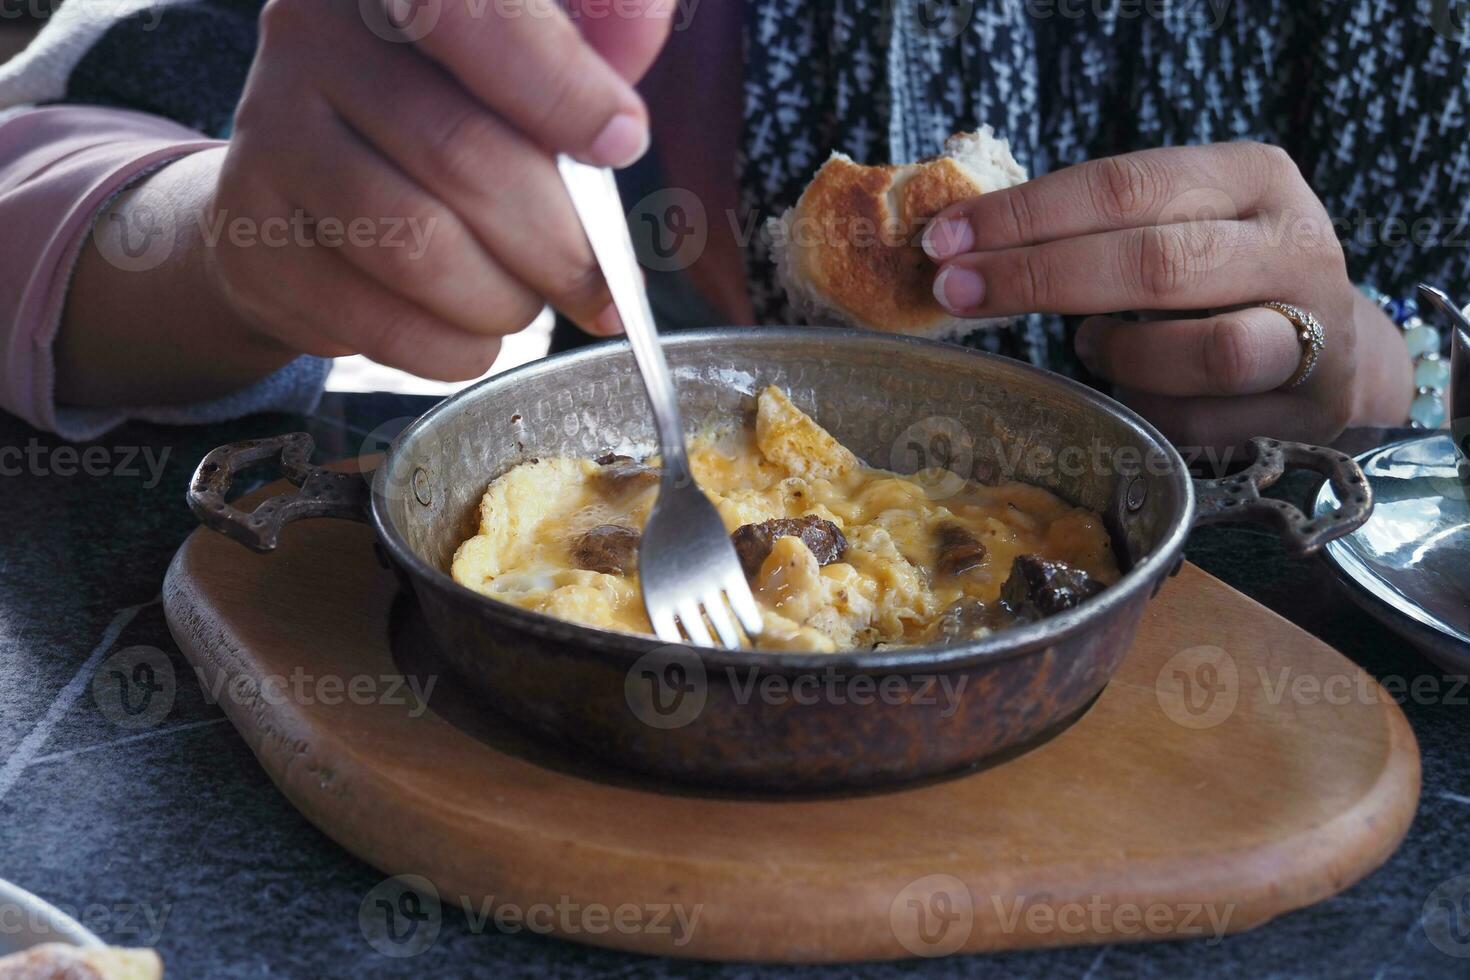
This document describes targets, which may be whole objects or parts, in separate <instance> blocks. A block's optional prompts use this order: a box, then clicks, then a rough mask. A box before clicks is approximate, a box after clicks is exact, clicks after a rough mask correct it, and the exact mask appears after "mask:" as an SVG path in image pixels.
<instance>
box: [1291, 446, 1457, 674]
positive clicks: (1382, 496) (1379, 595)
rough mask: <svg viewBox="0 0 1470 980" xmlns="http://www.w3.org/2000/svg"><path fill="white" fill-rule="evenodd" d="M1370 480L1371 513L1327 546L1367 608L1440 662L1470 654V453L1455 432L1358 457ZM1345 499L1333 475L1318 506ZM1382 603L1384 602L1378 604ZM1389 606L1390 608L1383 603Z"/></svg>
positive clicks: (1326, 509)
mask: <svg viewBox="0 0 1470 980" xmlns="http://www.w3.org/2000/svg"><path fill="white" fill-rule="evenodd" d="M1358 462H1359V463H1360V464H1362V467H1363V472H1364V473H1366V474H1367V476H1368V481H1369V483H1370V484H1372V487H1373V496H1374V498H1375V500H1376V505H1375V507H1374V510H1373V516H1372V517H1371V518H1370V519H1369V520H1368V523H1366V524H1364V525H1363V526H1362V527H1361V528H1359V529H1358V530H1357V531H1355V532H1353V533H1352V534H1350V535H1348V536H1346V537H1344V538H1341V539H1339V540H1337V541H1334V542H1332V543H1331V544H1329V545H1328V546H1327V548H1326V549H1325V553H1326V556H1327V560H1328V561H1329V562H1331V563H1332V564H1333V565H1334V566H1336V569H1337V571H1338V573H1339V575H1340V577H1342V578H1343V579H1344V580H1345V581H1346V582H1347V583H1348V584H1349V585H1350V586H1353V587H1355V588H1352V589H1350V591H1351V592H1352V594H1353V596H1354V598H1356V599H1358V600H1359V602H1360V604H1362V605H1363V606H1364V608H1365V609H1367V610H1368V611H1369V612H1370V613H1373V614H1374V615H1376V616H1378V617H1379V618H1380V619H1383V620H1384V622H1386V623H1387V624H1388V625H1390V626H1391V627H1393V628H1395V629H1397V630H1398V631H1399V632H1400V633H1401V634H1403V635H1404V636H1406V637H1407V638H1408V639H1410V640H1411V641H1413V642H1415V643H1416V644H1417V645H1419V646H1420V647H1421V648H1424V649H1425V652H1426V653H1429V654H1430V655H1431V656H1432V657H1433V658H1434V659H1435V660H1437V661H1439V662H1441V664H1446V665H1448V664H1450V663H1452V664H1453V665H1454V668H1455V669H1461V670H1463V669H1465V667H1466V665H1467V664H1470V463H1466V462H1463V461H1462V460H1461V459H1460V457H1459V456H1458V455H1457V454H1456V452H1455V447H1454V443H1453V441H1452V440H1451V438H1450V436H1449V434H1448V433H1444V432H1439V433H1435V434H1433V435H1428V436H1424V437H1421V438H1417V439H1410V440H1407V441H1405V442H1398V443H1393V444H1392V445H1388V446H1384V447H1382V448H1380V449H1375V450H1372V451H1371V452H1368V453H1365V454H1363V455H1362V456H1359V457H1358ZM1337 506H1338V503H1337V497H1336V494H1334V493H1333V491H1332V487H1331V485H1330V484H1328V485H1324V486H1323V487H1322V490H1321V492H1320V493H1319V494H1318V495H1317V500H1316V503H1315V505H1314V507H1313V510H1314V512H1315V513H1317V514H1324V513H1330V512H1331V511H1332V510H1333V509H1335V508H1336V507H1337ZM1375 606H1376V607H1377V608H1375ZM1385 607H1386V608H1385Z"/></svg>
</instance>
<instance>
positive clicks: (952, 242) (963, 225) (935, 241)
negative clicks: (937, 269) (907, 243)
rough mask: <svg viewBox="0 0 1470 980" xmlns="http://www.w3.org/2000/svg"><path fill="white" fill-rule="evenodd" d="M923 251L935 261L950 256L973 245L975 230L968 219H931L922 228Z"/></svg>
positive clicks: (940, 260)
mask: <svg viewBox="0 0 1470 980" xmlns="http://www.w3.org/2000/svg"><path fill="white" fill-rule="evenodd" d="M921 244H922V245H923V246H924V253H925V254H926V255H928V256H929V258H931V259H934V260H935V261H937V262H942V261H944V260H945V259H948V258H952V257H954V256H956V255H959V254H961V253H963V252H968V251H970V250H972V249H973V248H974V247H975V232H974V231H973V230H971V228H970V223H969V222H968V221H961V220H960V219H958V218H941V219H940V220H938V221H931V222H930V223H929V227H928V228H926V229H925V230H924V240H923V241H922V242H921Z"/></svg>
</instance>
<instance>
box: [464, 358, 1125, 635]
mask: <svg viewBox="0 0 1470 980" xmlns="http://www.w3.org/2000/svg"><path fill="white" fill-rule="evenodd" d="M689 450H690V465H691V466H692V468H693V470H694V475H695V478H696V479H697V480H698V481H699V485H700V486H701V487H702V488H703V489H704V490H705V492H706V493H707V494H708V495H709V496H710V498H711V499H712V500H713V501H714V503H715V506H716V507H717V508H718V510H719V512H720V516H721V518H722V519H723V520H724V522H725V527H726V528H727V529H728V530H730V531H732V532H735V531H736V530H737V529H739V528H742V527H743V526H744V525H758V524H761V523H762V522H766V521H770V520H772V519H776V518H818V519H821V520H823V521H830V522H831V524H832V525H835V527H836V528H837V529H838V530H840V532H841V535H840V536H841V537H842V538H845V548H843V549H841V553H840V556H836V557H835V558H834V556H832V555H830V554H829V555H827V558H828V562H827V563H826V564H823V563H822V561H821V560H819V557H818V555H817V554H815V553H814V552H813V550H812V548H810V547H808V545H807V544H806V543H805V542H804V541H803V539H802V537H800V536H796V535H792V534H788V535H786V536H778V537H776V538H775V539H774V540H773V541H770V542H769V552H768V553H767V554H765V555H764V558H763V559H761V558H760V555H759V554H757V556H756V559H757V561H758V567H750V566H748V567H747V571H748V572H749V573H750V575H751V587H752V590H753V591H754V593H755V596H756V599H757V601H759V602H760V604H761V609H762V613H763V616H764V620H765V631H764V633H762V635H761V636H760V638H759V641H758V645H759V646H760V647H762V648H766V649H784V650H807V651H834V650H850V649H862V648H870V647H874V646H878V645H912V644H918V643H924V642H929V641H931V640H933V639H934V635H935V629H936V624H937V623H938V622H939V620H940V617H941V616H942V615H943V614H944V613H945V611H946V610H947V609H950V608H952V607H954V606H955V604H956V603H958V602H962V601H964V600H966V599H969V600H976V601H978V602H979V603H982V604H985V605H987V606H990V605H993V604H995V603H996V602H997V600H998V599H999V597H1000V590H1001V585H1002V583H1003V582H1004V581H1005V580H1006V578H1007V576H1008V575H1009V573H1010V570H1011V564H1012V562H1013V560H1014V559H1015V558H1016V557H1017V556H1018V555H1039V556H1041V557H1043V558H1047V559H1052V560H1059V561H1063V562H1066V563H1068V564H1070V565H1072V566H1074V567H1076V568H1079V569H1081V570H1083V571H1084V572H1086V573H1088V574H1089V575H1091V576H1093V577H1094V578H1095V579H1096V580H1097V581H1099V582H1102V583H1111V582H1114V581H1116V580H1117V577H1118V570H1117V566H1116V564H1115V562H1114V558H1113V553H1112V548H1111V546H1110V544H1109V540H1108V535H1107V532H1106V531H1105V530H1104V528H1103V526H1102V521H1101V519H1100V518H1099V516H1098V515H1097V514H1095V513H1092V512H1090V511H1087V510H1082V509H1079V508H1076V507H1073V506H1071V505H1070V504H1067V503H1066V502H1064V501H1063V500H1061V499H1060V498H1058V497H1057V496H1055V495H1054V494H1052V493H1050V492H1048V491H1046V490H1043V489H1041V488H1039V487H1033V486H1029V485H1026V484H1021V483H1004V484H1001V485H999V486H987V485H981V484H977V483H969V484H966V485H965V486H964V487H963V488H962V489H961V490H960V491H959V492H958V493H954V494H939V493H932V492H931V490H933V489H942V490H949V489H951V487H950V486H949V485H948V483H947V482H946V481H945V480H943V479H940V478H939V477H940V474H939V473H932V474H925V473H919V474H915V475H913V476H900V475H898V474H896V473H891V472H888V471H886V470H879V469H874V468H872V467H869V466H866V465H864V464H863V463H862V462H861V461H860V460H858V459H857V457H856V456H854V455H853V454H852V452H851V451H849V450H848V449H847V448H846V447H844V446H842V445H841V444H840V443H839V442H838V441H837V440H836V439H835V438H833V437H832V435H831V434H830V433H828V432H827V431H826V430H825V429H823V428H822V427H821V426H819V425H818V424H817V423H816V422H814V421H813V420H812V419H811V418H810V417H808V416H807V415H806V414H805V413H803V412H802V411H801V410H800V409H798V408H797V407H796V406H795V405H794V404H792V402H791V400H790V399H789V398H787V397H786V395H785V393H784V392H782V391H781V390H779V389H777V388H774V387H772V388H767V389H766V390H765V391H763V392H762V393H761V394H760V397H759V399H758V402H757V410H756V420H755V426H754V431H753V432H751V431H749V430H746V429H742V430H739V431H736V432H733V433H714V434H706V435H703V436H699V437H696V438H694V439H692V440H690V446H689ZM622 465H623V467H625V468H626V470H631V476H630V477H629V478H619V479H611V478H609V476H610V474H609V461H608V460H604V461H603V462H598V461H594V460H590V459H538V460H531V461H528V462H525V463H522V464H520V465H519V466H516V467H515V468H514V469H512V470H510V471H509V472H508V473H506V474H504V475H503V476H501V477H499V478H497V479H496V480H495V481H494V482H492V483H491V484H490V487H489V489H488V490H487V491H486V493H485V496H484V499H483V500H482V501H481V504H480V530H479V533H478V534H476V535H475V536H474V537H472V538H470V539H469V540H468V541H466V542H464V544H462V545H461V546H460V548H459V550H458V552H457V553H456V554H455V556H454V563H453V567H452V568H451V574H452V575H453V576H454V579H455V581H457V582H459V583H460V584H462V585H465V586H467V587H469V588H471V589H474V590H475V591H477V592H480V593H483V594H484V595H487V596H491V597H492V598H495V599H499V600H501V601H504V602H509V603H512V604H514V605H517V606H521V607H523V608H526V609H531V610H534V611H536V612H540V613H545V614H546V615H549V616H555V617H557V618H559V619H565V620H571V621H573V622H577V623H583V624H586V625H589V626H596V627H601V628H603V629H611V630H622V631H625V632H632V633H645V634H651V633H652V629H651V627H650V626H649V622H648V617H647V615H646V614H645V613H644V610H643V601H642V597H641V596H640V594H639V589H638V577H637V569H636V563H635V562H633V561H624V562H623V563H622V565H621V566H618V565H617V563H616V562H613V563H612V564H609V563H608V560H607V559H606V558H599V559H597V560H594V561H589V559H588V558H587V554H588V552H587V550H586V546H585V544H583V542H584V540H585V539H584V536H585V535H587V533H588V532H589V531H592V530H593V529H594V528H599V529H602V528H604V526H606V525H617V526H619V527H618V528H615V529H614V530H616V531H618V532H619V533H620V534H621V535H622V536H623V537H626V538H627V539H629V540H631V541H632V542H634V543H635V546H636V531H637V530H639V529H641V528H642V527H643V525H644V523H645V522H646V521H647V519H648V514H649V511H650V509H651V508H652V506H653V502H654V500H655V498H656V497H657V494H658V487H657V482H656V480H655V479H654V478H653V475H652V474H651V473H648V472H646V471H643V472H641V473H640V472H638V471H639V470H641V469H642V468H641V467H640V466H639V464H637V463H634V462H633V461H631V460H625V461H623V463H622ZM649 465H650V466H656V465H657V460H656V459H653V460H650V461H649ZM626 470H625V472H623V473H621V474H620V477H627V476H629V474H628V472H627V471H626ZM640 477H641V478H640ZM824 526H825V525H824ZM956 528H958V530H956ZM946 534H951V535H958V537H959V538H960V539H962V540H968V541H969V542H970V545H971V547H970V550H969V551H968V552H966V554H967V555H968V556H969V558H970V560H969V561H968V562H967V564H966V565H965V567H964V568H963V569H958V570H957V569H956V568H955V567H954V562H953V561H952V560H951V561H950V562H949V564H946V560H945V558H946V556H945V555H944V554H943V553H942V552H943V547H942V546H943V543H944V541H945V540H946V538H945V535H946ZM950 540H953V538H951V539H950ZM977 542H978V545H977V544H976V543H977ZM818 550H824V549H820V548H819V549H818ZM589 564H591V565H593V566H594V567H601V568H603V569H604V570H589V568H588V567H579V565H581V566H587V565H589Z"/></svg>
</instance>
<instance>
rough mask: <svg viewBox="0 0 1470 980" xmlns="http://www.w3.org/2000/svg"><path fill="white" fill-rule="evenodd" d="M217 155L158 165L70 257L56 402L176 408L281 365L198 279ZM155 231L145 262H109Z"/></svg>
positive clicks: (202, 277)
mask: <svg viewBox="0 0 1470 980" xmlns="http://www.w3.org/2000/svg"><path fill="white" fill-rule="evenodd" d="M224 152H225V151H224V149H223V148H220V149H213V150H203V151H200V152H198V153H193V154H190V155H189V156H185V157H181V158H180V159H178V160H176V161H174V162H172V163H170V164H168V165H167V166H165V167H163V168H162V169H160V170H158V171H157V172H155V173H153V174H152V175H150V176H149V177H148V178H146V179H145V180H143V181H141V182H139V183H138V184H136V185H134V187H132V188H130V189H129V190H128V191H126V192H124V193H122V194H120V195H118V197H117V198H116V199H114V200H113V201H112V202H111V203H110V204H109V205H108V207H107V209H106V210H105V211H104V212H103V213H102V214H101V215H99V216H98V219H97V221H98V225H97V227H98V228H99V232H98V233H97V234H94V235H91V236H89V237H88V240H87V241H86V243H85V244H84V245H83V247H82V251H81V253H80V255H79V256H78V258H77V264H76V267H75V272H74V275H73V277H72V282H71V286H70V288H69V289H68V292H67V299H66V305H65V308H64V310H63V314H62V320H61V326H60V330H59V331H58V333H57V337H56V343H55V348H54V349H55V358H56V392H57V400H58V402H63V403H65V404H69V405H75V406H99V407H100V406H116V405H161V404H178V403H185V402H190V401H199V400H203V399H207V398H214V397H219V396H221V395H224V394H227V393H229V392H231V391H236V390H238V389H240V388H244V387H246V386H248V385H250V384H252V383H254V382H255V381H258V380H260V379H261V378H263V377H265V376H266V375H267V374H270V373H271V372H272V371H275V370H277V369H279V368H280V367H281V366H283V365H284V364H286V363H287V362H288V361H289V360H290V359H291V358H292V356H294V355H293V354H292V352H291V351H288V350H286V349H285V348H284V347H282V346H280V345H279V344H276V343H274V342H272V341H269V340H268V339H267V338H265V337H264V336H263V335H261V334H260V333H258V332H257V331H256V330H254V329H253V327H251V325H250V324H249V323H247V322H246V321H245V320H244V319H243V318H242V317H241V316H240V315H239V314H238V313H237V312H236V311H235V310H234V309H233V308H232V307H231V306H230V305H229V303H228V302H227V301H226V300H225V298H224V297H223V296H222V295H221V294H220V292H219V291H218V290H217V289H216V288H215V286H214V284H213V283H212V282H211V277H210V275H209V272H208V264H209V261H210V257H209V254H208V252H209V249H210V243H209V240H208V237H207V236H206V234H205V231H204V229H205V228H206V227H207V226H206V224H205V222H204V221H203V220H202V219H203V216H204V215H205V214H206V213H207V212H206V210H205V209H206V208H207V207H208V205H209V201H210V199H211V197H212V195H213V190H214V186H215V182H216V181H217V178H218V173H219V166H220V163H221V161H222V160H223V158H224ZM157 228H162V229H163V233H164V234H166V235H170V236H171V239H165V240H166V241H168V242H169V244H168V245H167V247H166V249H165V251H164V252H162V253H161V254H159V255H157V256H152V257H150V259H149V261H147V262H145V263H137V264H130V263H127V262H122V263H120V262H119V261H117V260H116V256H117V255H118V254H126V252H119V251H118V249H119V248H121V247H122V245H123V244H125V243H123V242H122V241H121V240H119V241H117V242H112V241H110V240H109V238H108V236H109V235H130V236H132V237H133V239H135V240H136V239H137V238H139V237H141V236H139V235H138V229H145V230H148V232H149V233H150V234H152V233H153V229H157Z"/></svg>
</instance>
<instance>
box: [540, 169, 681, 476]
mask: <svg viewBox="0 0 1470 980" xmlns="http://www.w3.org/2000/svg"><path fill="white" fill-rule="evenodd" d="M556 166H557V169H558V170H560V171H561V179H562V183H564V184H566V188H567V193H568V194H569V195H571V198H572V206H573V207H574V208H575V209H576V211H577V217H578V218H579V219H581V222H582V229H583V230H584V231H585V232H586V234H587V241H588V243H589V244H590V245H591V246H592V254H593V255H595V256H597V264H598V265H599V266H601V268H602V276H603V278H604V279H606V280H607V288H608V291H609V292H610V293H612V298H613V305H614V306H615V307H617V311H618V316H619V317H620V318H621V319H622V321H623V329H624V330H625V331H626V332H627V335H628V343H629V344H630V345H632V348H633V359H634V360H635V361H636V362H637V363H638V372H639V373H640V374H641V375H643V386H644V388H645V390H646V391H647V392H648V403H649V405H650V406H651V407H652V408H653V421H654V425H655V426H656V427H657V429H658V442H659V449H660V451H661V453H662V455H663V468H664V479H665V480H673V481H676V482H679V481H682V480H684V479H687V478H688V476H689V457H688V455H687V453H686V452H685V448H684V421H683V418H682V416H681V415H680V414H679V400H678V397H677V396H676V395H675V393H674V379H673V376H672V375H670V374H669V363H668V361H667V360H665V359H664V350H663V347H662V345H660V344H659V341H658V328H657V327H656V326H654V321H653V310H652V308H651V307H649V305H648V291H647V290H646V289H645V288H644V285H643V273H642V271H641V270H640V269H639V268H638V256H637V254H636V253H635V252H634V251H633V239H632V237H631V236H630V235H629V234H628V222H627V218H626V217H625V216H624V214H623V202H622V198H621V197H619V196H618V184H617V180H616V178H615V177H614V176H613V172H612V171H611V170H609V169H608V168H606V167H593V166H589V165H587V164H585V163H579V162H577V161H576V160H573V159H572V158H571V157H569V156H567V155H566V154H564V153H562V154H558V155H557V158H556Z"/></svg>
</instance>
